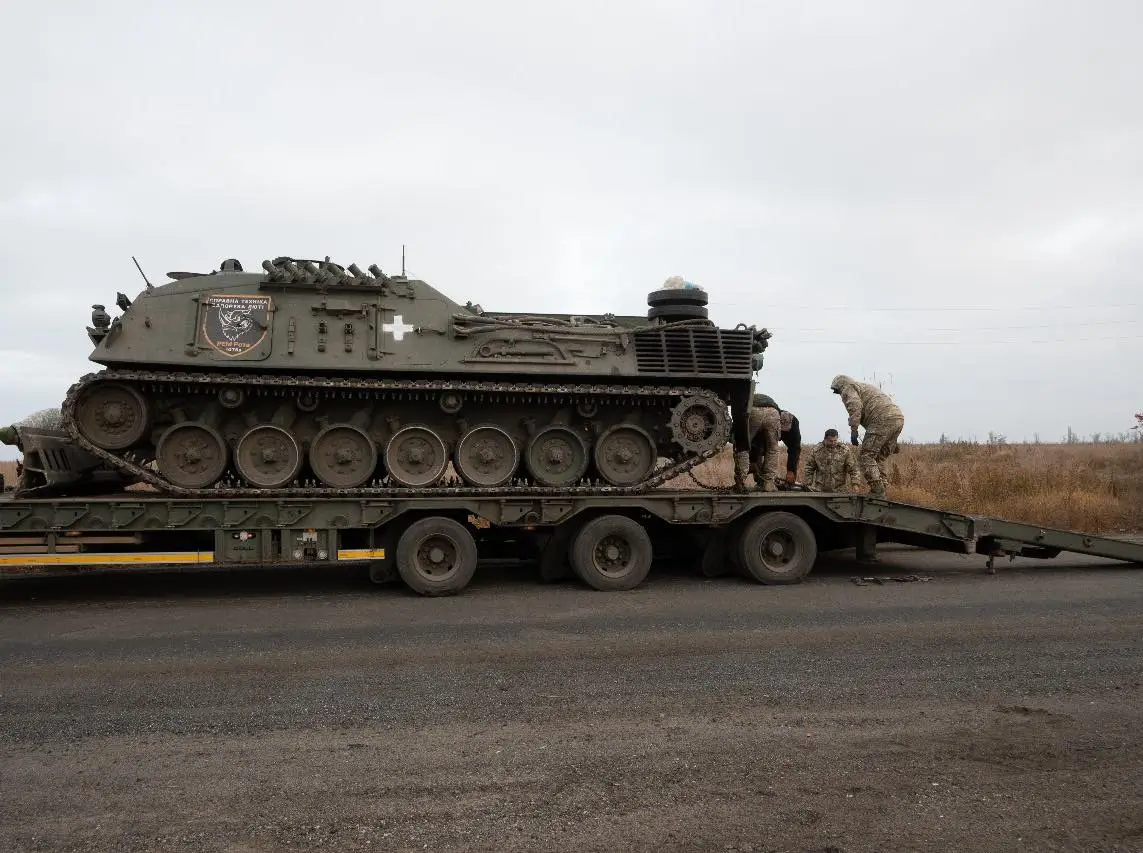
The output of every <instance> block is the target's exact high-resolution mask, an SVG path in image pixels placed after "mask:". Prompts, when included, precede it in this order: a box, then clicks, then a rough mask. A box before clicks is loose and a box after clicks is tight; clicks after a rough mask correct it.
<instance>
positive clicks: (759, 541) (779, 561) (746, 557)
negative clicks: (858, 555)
mask: <svg viewBox="0 0 1143 853" xmlns="http://www.w3.org/2000/svg"><path fill="white" fill-rule="evenodd" d="M737 544H738V547H737V549H736V550H737V552H738V560H739V563H740V564H741V566H742V568H743V569H744V570H745V571H746V572H747V573H749V574H750V576H751V577H752V578H754V580H756V581H758V582H759V583H765V584H781V583H797V582H798V581H800V580H801V579H802V578H804V577H805V576H806V575H808V574H809V572H810V569H812V568H813V567H814V561H815V560H817V558H818V543H817V540H816V539H815V538H814V532H813V530H811V529H810V526H809V525H808V524H806V522H805V521H803V520H802V519H800V518H799V517H798V516H796V515H794V514H793V513H789V512H768V513H764V514H763V515H759V516H757V517H756V518H753V519H751V520H750V521H749V522H747V524H746V527H745V528H743V530H742V535H741V536H740V537H739V539H738V543H737Z"/></svg>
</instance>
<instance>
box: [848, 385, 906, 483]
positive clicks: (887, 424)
mask: <svg viewBox="0 0 1143 853" xmlns="http://www.w3.org/2000/svg"><path fill="white" fill-rule="evenodd" d="M829 387H830V390H831V391H833V393H835V394H840V395H841V400H842V402H843V403H844V404H845V409H846V411H847V412H849V440H850V442H851V443H852V444H853V445H854V446H855V447H856V446H857V445H858V444H860V445H861V451H860V453H859V455H858V459H857V461H858V464H859V465H860V467H861V473H862V474H864V475H865V479H866V481H867V482H868V483H869V490H870V491H871V492H872V493H873V494H874V495H877V496H878V497H884V496H885V481H886V480H887V479H888V474H887V471H886V468H885V460H886V459H888V458H889V454H890V453H892V452H893V448H894V447H896V446H897V439H898V438H899V437H900V435H901V430H902V429H904V427H905V416H904V415H903V414H902V413H901V410H900V409H899V408H898V407H897V404H896V403H894V402H893V398H892V397H890V396H889V395H888V394H886V393H885V392H884V391H882V390H881V389H880V388H878V387H877V386H876V385H870V384H869V383H867V382H857V381H856V380H854V379H851V378H850V377H848V376H835V377H834V378H833V382H831V383H830V385H829ZM858 426H863V427H865V438H864V439H862V441H860V442H858V440H857V428H858Z"/></svg>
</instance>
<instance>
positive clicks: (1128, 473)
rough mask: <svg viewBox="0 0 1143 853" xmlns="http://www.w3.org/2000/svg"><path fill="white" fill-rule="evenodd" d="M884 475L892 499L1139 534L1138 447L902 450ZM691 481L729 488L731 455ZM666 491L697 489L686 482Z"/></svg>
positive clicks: (1141, 452)
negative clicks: (886, 478) (888, 473)
mask: <svg viewBox="0 0 1143 853" xmlns="http://www.w3.org/2000/svg"><path fill="white" fill-rule="evenodd" d="M807 449H808V448H807ZM854 449H855V450H856V448H854ZM804 453H805V451H803V457H804ZM782 457H783V458H782V468H781V470H783V471H785V464H786V463H785V452H784V451H783V454H782ZM889 468H890V479H889V494H888V497H889V498H890V499H892V500H898V501H904V502H906V503H913V504H921V505H923V506H934V507H939V508H941V509H947V510H949V511H952V512H963V513H967V514H972V515H994V516H999V517H1001V518H1007V519H1011V520H1013V521H1023V522H1027V523H1029V524H1042V525H1044V526H1046V527H1060V528H1064V529H1066V530H1078V531H1083V532H1085V533H1107V532H1127V531H1131V532H1134V531H1139V530H1143V443H1135V444H999V445H981V444H965V443H953V444H914V445H907V444H902V445H901V452H900V453H898V454H895V455H894V456H891V457H889ZM800 473H801V472H799V474H800ZM695 475H696V477H697V478H698V479H699V480H700V481H701V482H702V483H704V484H707V485H712V486H728V485H730V484H731V483H732V482H733V479H734V462H733V459H732V457H731V455H730V453H728V452H727V453H723V454H722V455H720V456H717V457H715V458H714V459H712V460H711V461H710V462H707V463H705V464H704V465H701V466H700V467H698V468H696V469H695ZM670 485H671V486H673V487H677V488H699V486H697V485H696V484H695V483H694V482H693V481H691V480H690V478H688V477H686V476H684V477H680V478H678V480H676V481H674V482H672V483H671V484H670ZM858 490H859V491H867V489H865V487H864V484H862V485H861V487H859V489H858Z"/></svg>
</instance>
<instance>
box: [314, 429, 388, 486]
mask: <svg viewBox="0 0 1143 853" xmlns="http://www.w3.org/2000/svg"><path fill="white" fill-rule="evenodd" d="M310 467H311V468H312V469H313V472H314V474H315V475H316V476H317V478H318V479H319V480H321V481H322V482H323V483H325V484H326V485H327V486H330V487H332V488H335V489H353V488H356V487H357V486H360V485H361V484H362V483H365V482H367V481H368V480H369V478H370V477H372V476H373V470H374V469H375V468H376V467H377V448H376V446H374V444H373V440H372V439H371V438H370V437H369V436H368V435H366V434H365V433H364V432H363V431H362V430H360V429H358V428H357V427H355V426H350V425H349V424H334V425H333V426H328V427H326V428H325V429H323V430H322V431H321V432H319V433H318V434H317V435H316V436H314V440H313V442H312V443H311V444H310Z"/></svg>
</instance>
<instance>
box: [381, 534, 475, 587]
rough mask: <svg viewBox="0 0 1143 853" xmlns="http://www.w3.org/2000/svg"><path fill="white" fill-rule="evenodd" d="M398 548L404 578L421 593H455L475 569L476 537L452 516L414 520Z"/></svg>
mask: <svg viewBox="0 0 1143 853" xmlns="http://www.w3.org/2000/svg"><path fill="white" fill-rule="evenodd" d="M396 550H397V572H398V573H399V574H400V575H401V580H403V581H404V582H405V583H406V584H407V585H408V586H409V588H410V589H412V590H413V591H414V592H418V593H420V594H421V595H430V596H436V595H456V593H458V592H460V591H461V590H462V589H464V588H465V587H466V586H468V582H469V581H470V580H472V576H473V574H474V573H475V572H476V560H477V551H476V540H475V539H473V538H472V534H471V533H470V532H469V531H468V528H466V527H465V526H464V525H463V524H461V523H460V522H458V521H453V520H452V519H451V518H443V517H441V516H433V517H431V518H422V519H420V520H419V521H414V522H413V523H412V524H410V525H409V526H408V527H406V528H405V531H404V532H403V533H402V534H401V537H400V538H399V539H398V540H397V549H396Z"/></svg>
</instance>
